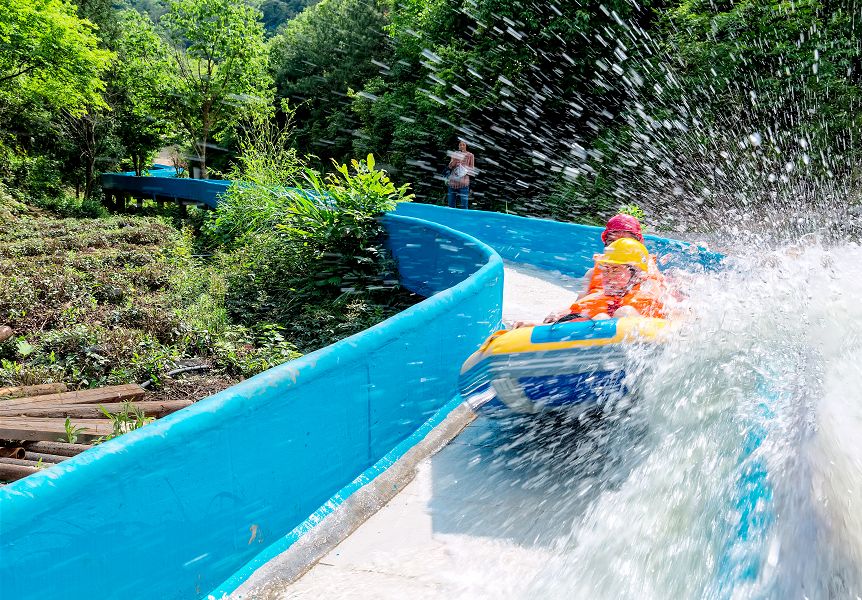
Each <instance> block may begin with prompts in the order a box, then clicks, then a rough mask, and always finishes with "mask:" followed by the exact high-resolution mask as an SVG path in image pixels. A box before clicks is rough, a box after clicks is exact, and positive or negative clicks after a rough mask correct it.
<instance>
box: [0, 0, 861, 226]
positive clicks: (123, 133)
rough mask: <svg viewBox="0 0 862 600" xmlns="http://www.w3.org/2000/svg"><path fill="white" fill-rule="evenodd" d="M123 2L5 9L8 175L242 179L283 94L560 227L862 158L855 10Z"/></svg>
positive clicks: (344, 144) (323, 143) (766, 192)
mask: <svg viewBox="0 0 862 600" xmlns="http://www.w3.org/2000/svg"><path fill="white" fill-rule="evenodd" d="M127 2H129V4H130V5H131V6H133V7H135V8H136V9H138V10H139V11H140V12H141V15H138V14H136V13H131V12H123V11H122V10H121V9H119V8H117V6H118V5H117V6H115V4H116V3H114V2H112V1H111V0H78V2H77V3H76V4H70V3H65V2H62V1H61V0H35V1H34V2H23V1H22V0H8V1H7V4H8V6H9V9H8V10H5V11H4V12H3V14H2V15H0V50H2V52H0V111H3V112H2V113H0V114H4V115H5V116H4V117H3V118H4V122H2V123H0V140H3V141H2V144H3V153H0V163H2V164H0V172H9V173H12V172H13V171H14V172H15V173H18V175H15V176H14V178H20V177H25V178H26V177H27V176H28V175H27V173H34V172H35V171H33V169H34V168H36V167H37V166H38V169H37V170H38V171H39V172H46V173H47V172H50V171H51V169H60V168H59V166H58V165H60V164H63V165H66V167H67V168H66V170H65V171H63V172H62V173H61V174H60V175H57V177H59V180H60V181H61V182H75V183H76V184H77V182H78V181H82V182H86V183H85V185H84V186H83V187H84V189H86V190H89V189H91V188H92V187H93V182H94V176H95V173H96V172H97V171H98V170H100V169H111V168H116V167H118V166H120V165H129V166H131V167H133V168H135V169H136V170H141V168H142V165H143V164H144V163H146V162H147V160H148V158H149V156H150V155H151V154H152V152H153V151H154V150H156V149H157V148H158V147H159V146H161V145H163V144H166V143H177V144H178V145H179V146H180V147H181V148H184V149H185V150H186V151H187V152H188V154H189V156H190V162H191V166H199V167H200V174H201V176H207V172H208V168H207V166H208V165H210V164H213V163H212V161H213V160H214V159H217V162H216V163H215V167H216V168H217V169H218V170H221V171H222V172H226V171H227V170H229V169H230V168H231V162H232V161H233V160H234V156H235V151H236V149H237V140H238V139H241V138H242V131H241V130H242V128H243V127H245V126H246V125H245V123H248V120H247V118H246V117H248V116H249V115H250V114H255V115H257V116H260V115H264V116H266V117H268V118H273V119H275V120H276V121H278V122H283V121H284V113H282V112H281V107H282V106H283V104H282V102H283V101H287V106H289V107H290V110H291V111H292V115H293V118H294V130H293V136H292V138H291V139H292V143H293V145H294V147H295V149H296V150H297V151H298V152H299V153H300V154H302V155H304V154H310V155H314V156H316V157H317V158H318V159H319V160H317V161H316V164H318V165H323V166H324V167H326V165H329V164H330V160H329V159H335V160H337V161H338V162H340V163H343V162H347V161H349V160H350V159H352V158H354V157H356V156H366V155H367V154H369V153H373V154H374V155H375V157H377V159H378V164H383V165H385V167H386V168H387V169H388V170H389V172H390V173H392V174H393V176H394V177H395V178H396V179H398V180H402V181H411V182H413V183H414V185H415V189H416V192H417V194H416V195H417V199H419V200H422V201H432V202H434V201H441V200H442V198H443V196H444V194H445V183H444V178H443V177H442V170H443V168H444V167H445V165H446V164H447V163H448V158H447V153H448V152H449V151H451V150H453V149H454V148H455V146H456V143H457V140H458V139H463V140H465V141H466V142H467V143H468V145H469V146H470V148H471V149H472V150H473V151H474V153H475V155H476V160H477V163H476V166H477V168H478V171H479V172H478V174H477V176H476V177H475V178H474V180H473V185H472V188H473V189H472V194H473V199H474V201H475V202H476V204H475V205H476V206H478V207H480V208H489V209H494V210H509V211H516V212H522V213H529V214H536V215H543V216H552V217H556V218H567V219H579V220H590V219H598V218H601V216H602V215H604V214H606V213H607V212H610V211H612V210H615V209H616V208H617V207H618V206H619V205H621V204H627V203H630V202H635V203H639V204H654V205H656V206H670V205H673V206H677V207H679V206H680V205H682V206H691V207H694V208H695V209H697V207H700V206H702V205H707V206H710V205H716V204H720V203H722V202H725V201H726V200H723V199H722V198H723V197H725V196H728V195H729V196H733V197H734V198H737V199H738V198H739V197H741V196H745V197H746V198H749V199H750V198H755V199H757V200H752V201H758V202H760V201H763V200H764V199H766V198H781V197H784V196H787V195H790V194H792V193H793V190H795V189H797V188H798V187H799V186H800V185H807V184H809V183H814V184H815V185H821V184H823V183H824V182H826V183H828V182H833V183H834V182H837V181H845V180H846V181H851V180H855V179H854V178H855V177H856V173H857V171H858V170H859V169H858V167H857V166H856V165H857V162H858V159H859V153H858V145H859V144H858V142H857V139H858V138H859V134H858V132H859V130H860V125H862V122H860V121H862V117H860V110H859V109H860V83H862V41H860V40H862V31H860V28H861V27H862V18H860V17H859V6H858V5H857V4H856V3H855V2H835V1H834V0H798V1H795V2H792V3H787V2H783V1H780V0H730V1H727V2H713V1H710V0H648V1H647V2H640V3H638V2H631V1H630V0H579V1H578V2H562V1H560V0H548V1H547V2H536V1H534V0H398V1H396V0H321V1H319V2H315V1H314V0H259V1H258V0H247V1H245V2H237V1H232V0H168V1H165V2H161V1H160V0H127ZM267 35H269V36H271V38H270V39H269V40H268V41H267V40H266V37H267ZM115 56H116V62H112V61H113V60H114V57H115ZM50 132H54V133H53V134H52V133H50ZM56 132H60V135H56ZM75 140H79V141H78V142H76V141H75ZM79 142H80V143H79ZM214 150H215V151H216V152H215V155H214V152H213V151H214ZM2 156H16V157H17V158H15V159H14V160H12V159H9V161H7V162H6V163H3V159H2ZM3 164H6V165H7V166H6V167H4V166H3ZM10 165H11V166H10ZM15 165H17V166H15ZM13 167H14V168H13ZM4 169H5V171H4ZM848 175H849V176H851V177H850V179H848V178H847V177H848ZM9 177H10V178H11V177H12V175H9ZM40 177H41V176H40ZM57 177H54V176H52V178H50V177H49V179H51V180H52V181H54V182H55V183H52V184H51V186H50V188H51V189H52V190H54V192H52V193H55V192H56V190H57V189H59V188H58V186H59V185H60V184H58V183H57V181H58V180H57ZM15 180H16V181H17V179H15ZM828 185H832V183H828ZM735 201H736V200H733V202H735ZM746 201H748V200H746Z"/></svg>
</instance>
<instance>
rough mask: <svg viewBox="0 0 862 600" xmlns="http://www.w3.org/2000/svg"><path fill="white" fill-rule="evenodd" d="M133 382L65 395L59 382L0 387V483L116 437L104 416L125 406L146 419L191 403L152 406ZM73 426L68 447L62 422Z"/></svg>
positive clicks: (177, 401) (24, 475) (64, 424)
mask: <svg viewBox="0 0 862 600" xmlns="http://www.w3.org/2000/svg"><path fill="white" fill-rule="evenodd" d="M145 394H146V390H144V388H142V387H141V386H139V385H137V384H130V385H117V386H111V387H104V388H97V389H92V390H79V391H71V392H70V391H68V390H67V388H66V386H65V385H63V384H56V383H50V384H43V385H35V386H27V387H18V388H0V481H14V480H17V479H21V478H22V477H26V476H27V475H30V474H32V473H35V472H36V471H38V470H40V469H43V468H46V467H49V466H50V465H53V464H57V463H59V462H62V461H64V460H66V459H68V458H70V457H72V456H75V455H77V454H79V453H81V452H83V451H84V450H86V449H87V448H90V447H91V446H90V445H89V444H88V442H93V441H95V440H98V439H99V438H103V437H105V436H109V435H111V434H113V433H114V425H113V423H112V421H111V419H109V418H108V417H107V416H106V415H105V414H104V412H103V411H102V408H104V409H105V410H106V411H107V412H108V413H110V414H118V413H121V412H123V411H124V410H125V409H126V408H127V407H128V406H131V407H134V408H136V409H138V410H139V411H142V412H143V414H144V415H146V416H148V417H155V418H158V417H163V416H165V415H167V414H170V413H172V412H174V411H177V410H179V409H181V408H184V407H186V406H189V405H190V404H192V402H191V401H189V400H171V401H163V402H152V401H146V400H144V397H145ZM67 418H68V419H69V425H70V427H72V428H74V432H75V433H74V437H75V438H76V439H75V440H74V441H75V442H76V443H69V439H68V435H67V427H66V419H67Z"/></svg>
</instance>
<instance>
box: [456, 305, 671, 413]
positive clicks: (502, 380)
mask: <svg viewBox="0 0 862 600" xmlns="http://www.w3.org/2000/svg"><path fill="white" fill-rule="evenodd" d="M669 326H670V322H669V321H666V320H664V319H651V318H641V317H631V318H621V319H607V320H604V321H570V322H563V323H555V324H553V325H536V326H533V327H522V328H519V329H513V330H504V331H497V332H496V333H494V334H492V335H491V337H489V338H488V339H487V340H486V341H485V342H484V343H483V344H482V346H481V347H480V348H479V350H477V351H476V352H475V353H473V354H472V355H471V356H470V357H469V358H468V359H467V360H466V361H465V362H464V365H463V367H461V377H460V382H459V387H460V392H461V396H462V397H463V398H464V399H465V400H467V402H468V403H469V404H470V405H471V406H472V407H473V408H474V409H475V410H481V411H482V412H487V413H494V414H499V413H500V412H516V413H527V414H535V413H540V412H544V411H548V410H554V409H575V410H577V411H581V410H587V409H590V408H594V407H596V406H597V405H603V404H604V403H606V402H616V401H618V400H619V399H621V398H622V397H624V396H625V395H626V394H627V393H628V391H629V390H628V389H627V387H626V381H625V376H626V371H627V369H628V368H629V367H631V366H632V364H631V361H632V353H631V351H632V349H633V347H634V346H635V345H644V344H656V345H657V344H660V343H661V342H662V341H663V340H664V339H665V338H666V335H667V333H668V331H669ZM506 409H508V410H506Z"/></svg>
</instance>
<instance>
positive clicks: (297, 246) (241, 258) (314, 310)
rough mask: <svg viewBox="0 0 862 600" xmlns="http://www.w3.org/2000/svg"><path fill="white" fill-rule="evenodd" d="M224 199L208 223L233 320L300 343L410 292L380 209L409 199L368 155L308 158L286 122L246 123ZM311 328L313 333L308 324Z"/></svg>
mask: <svg viewBox="0 0 862 600" xmlns="http://www.w3.org/2000/svg"><path fill="white" fill-rule="evenodd" d="M241 148H242V153H241V155H240V160H239V162H238V166H237V168H236V169H235V171H234V172H233V173H232V176H231V179H233V180H234V181H235V183H234V185H232V186H231V187H230V188H229V190H228V194H227V197H226V198H225V200H224V201H223V203H222V204H221V205H220V206H219V209H218V211H217V212H216V214H215V216H214V218H213V219H212V220H211V221H210V222H209V223H208V226H207V229H206V231H207V235H208V239H209V242H210V244H211V245H212V246H213V247H220V248H221V251H220V252H218V253H217V256H216V258H215V259H214V264H216V265H218V268H219V270H220V271H221V272H223V273H224V277H225V281H226V283H227V291H226V296H225V308H226V309H227V311H228V315H229V317H230V318H231V319H233V320H235V321H236V322H240V323H247V324H251V323H254V322H257V321H258V320H260V319H261V318H266V319H270V320H271V321H272V322H275V323H278V324H279V325H280V326H282V327H284V328H285V331H286V332H288V334H289V335H288V338H289V339H291V340H292V341H294V342H295V343H297V345H298V347H299V348H300V349H301V350H306V349H309V348H310V347H318V346H319V345H323V344H322V343H321V342H324V341H325V343H330V342H332V341H335V340H336V339H339V338H340V337H344V336H345V335H349V334H351V333H355V332H357V331H361V330H362V329H365V328H367V327H368V326H370V325H373V324H374V323H377V322H379V321H380V320H382V319H383V318H385V317H387V316H390V315H392V314H394V313H395V312H398V311H399V310H401V309H402V308H404V307H405V306H406V305H409V304H411V303H412V302H414V301H415V300H414V299H412V298H411V297H410V295H409V294H406V293H404V292H400V291H399V290H398V286H397V278H396V276H395V273H394V265H393V264H392V262H391V260H390V259H389V257H388V253H387V251H386V250H385V248H384V244H383V242H384V236H385V231H384V229H383V226H382V225H381V223H380V221H379V216H380V215H381V214H382V213H384V212H386V211H389V210H392V209H393V208H394V207H395V205H396V203H398V202H402V201H409V200H410V199H411V198H412V195H411V194H410V193H409V191H408V186H407V185H403V186H400V187H397V186H396V185H395V184H394V183H393V182H392V181H391V180H390V179H389V176H388V175H387V174H386V173H385V172H384V171H382V170H380V169H378V168H377V166H376V164H375V162H374V157H373V156H370V155H369V156H368V157H367V158H366V159H365V160H359V161H356V160H354V161H352V164H351V166H350V167H348V166H347V165H335V170H334V172H332V173H329V174H327V175H322V174H320V173H319V172H318V171H316V170H314V169H312V168H310V167H308V166H306V164H305V162H304V161H303V160H302V159H301V158H300V157H299V156H298V154H297V153H296V151H295V150H293V149H291V148H290V146H289V138H288V135H287V133H286V130H284V129H279V128H277V127H275V126H274V125H272V124H270V123H268V122H258V123H257V124H256V125H254V126H252V127H251V128H249V130H248V131H247V134H246V135H245V137H244V138H243V139H242V141H241ZM312 331H313V332H315V333H313V334H312V333H310V332H312Z"/></svg>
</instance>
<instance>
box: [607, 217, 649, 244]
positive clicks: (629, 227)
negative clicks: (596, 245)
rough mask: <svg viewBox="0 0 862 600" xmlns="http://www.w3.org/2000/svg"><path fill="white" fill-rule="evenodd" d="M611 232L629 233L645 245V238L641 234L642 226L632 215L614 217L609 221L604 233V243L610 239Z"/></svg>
mask: <svg viewBox="0 0 862 600" xmlns="http://www.w3.org/2000/svg"><path fill="white" fill-rule="evenodd" d="M609 231H628V232H629V233H633V234H634V235H635V236H636V237H637V240H638V241H639V242H640V243H641V244H643V241H644V236H643V234H642V233H641V224H640V221H638V220H637V219H636V218H634V217H633V216H631V215H623V214H619V215H614V216H613V217H611V218H610V220H609V221H608V224H607V225H606V226H605V230H604V231H603V232H602V243H603V244H604V243H606V242H605V239H606V238H607V237H608V232H609Z"/></svg>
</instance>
